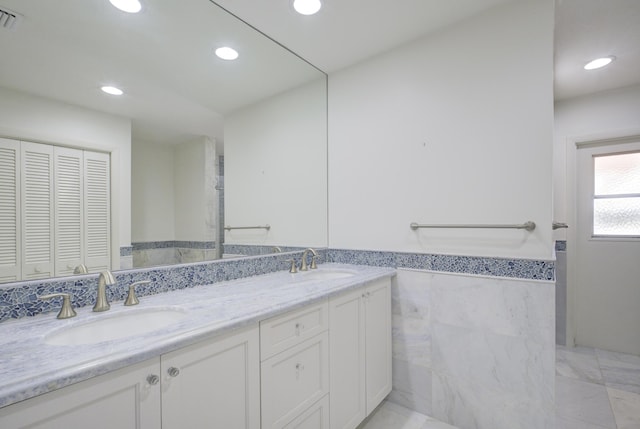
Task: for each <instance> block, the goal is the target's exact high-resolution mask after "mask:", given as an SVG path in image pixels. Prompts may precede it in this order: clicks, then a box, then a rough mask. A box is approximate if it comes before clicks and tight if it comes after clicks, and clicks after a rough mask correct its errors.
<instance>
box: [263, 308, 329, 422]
mask: <svg viewBox="0 0 640 429" xmlns="http://www.w3.org/2000/svg"><path fill="white" fill-rule="evenodd" d="M328 327H329V321H328V307H327V300H324V301H322V303H320V304H316V305H310V306H307V307H304V308H302V309H300V310H295V311H292V312H289V313H286V314H284V315H281V316H277V317H274V318H272V319H268V320H265V321H263V322H261V323H260V339H261V359H262V363H261V366H262V374H261V375H262V388H261V397H262V429H280V428H287V429H294V428H296V429H302V428H305V429H329V409H328V401H327V399H328V396H327V395H328V393H329V333H328Z"/></svg>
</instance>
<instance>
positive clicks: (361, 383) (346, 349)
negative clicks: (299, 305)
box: [329, 278, 391, 429]
mask: <svg viewBox="0 0 640 429" xmlns="http://www.w3.org/2000/svg"><path fill="white" fill-rule="evenodd" d="M329 320H330V327H329V329H330V333H331V336H330V338H331V341H330V356H329V364H330V367H331V380H330V389H331V395H330V411H331V429H353V428H355V427H357V426H358V424H360V423H361V422H362V420H363V419H364V418H365V417H366V416H368V415H369V414H370V413H371V412H372V411H373V410H374V409H375V407H377V406H378V405H379V404H380V402H382V400H383V399H384V398H385V397H386V396H387V395H388V394H389V392H390V391H391V282H390V280H389V279H388V278H385V279H380V280H376V281H374V282H371V283H370V284H369V285H367V286H366V287H363V288H360V289H357V290H355V291H351V292H348V293H345V294H343V295H339V296H337V297H335V298H332V299H331V300H330V301H329Z"/></svg>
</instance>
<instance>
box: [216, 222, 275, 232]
mask: <svg viewBox="0 0 640 429" xmlns="http://www.w3.org/2000/svg"><path fill="white" fill-rule="evenodd" d="M224 229H225V230H226V231H231V230H232V229H266V230H267V231H269V230H270V229H271V225H269V224H266V225H258V226H228V225H227V226H225V227H224Z"/></svg>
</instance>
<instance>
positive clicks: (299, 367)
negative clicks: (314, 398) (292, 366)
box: [296, 363, 304, 380]
mask: <svg viewBox="0 0 640 429" xmlns="http://www.w3.org/2000/svg"><path fill="white" fill-rule="evenodd" d="M301 371H304V365H302V364H301V363H297V364H296V380H299V379H300V372H301Z"/></svg>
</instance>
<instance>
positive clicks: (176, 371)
mask: <svg viewBox="0 0 640 429" xmlns="http://www.w3.org/2000/svg"><path fill="white" fill-rule="evenodd" d="M167 374H169V376H170V377H177V376H178V374H180V370H179V369H178V368H176V367H175V366H172V367H171V368H169V369H168V370H167Z"/></svg>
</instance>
